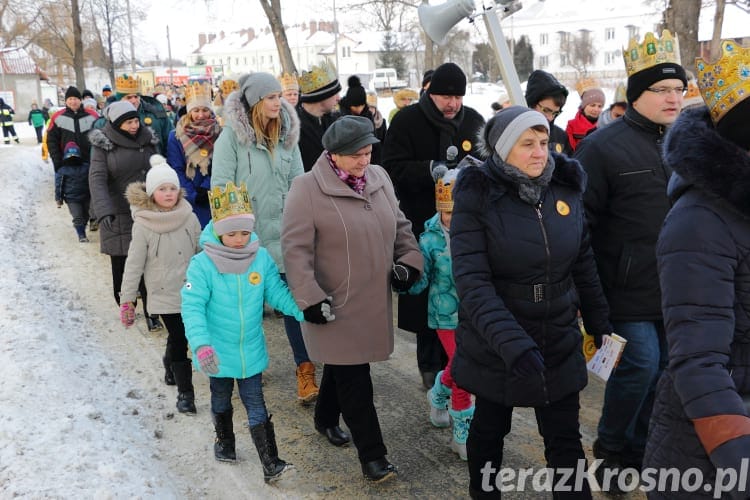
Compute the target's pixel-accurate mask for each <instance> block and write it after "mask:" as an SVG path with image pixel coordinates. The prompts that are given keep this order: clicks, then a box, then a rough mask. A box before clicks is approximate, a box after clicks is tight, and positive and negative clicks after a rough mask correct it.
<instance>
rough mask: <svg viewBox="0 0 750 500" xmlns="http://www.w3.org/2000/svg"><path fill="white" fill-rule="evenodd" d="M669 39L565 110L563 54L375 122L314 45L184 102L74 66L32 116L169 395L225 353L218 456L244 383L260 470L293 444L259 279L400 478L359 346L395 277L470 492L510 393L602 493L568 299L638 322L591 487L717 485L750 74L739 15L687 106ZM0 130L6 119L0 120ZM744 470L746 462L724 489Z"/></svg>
mask: <svg viewBox="0 0 750 500" xmlns="http://www.w3.org/2000/svg"><path fill="white" fill-rule="evenodd" d="M670 41H671V34H669V32H668V31H665V32H664V33H663V34H662V35H661V37H658V36H655V35H653V34H652V33H649V34H647V36H646V40H645V41H644V42H642V43H640V44H638V43H636V42H635V41H634V42H633V43H632V44H631V45H632V47H633V49H632V50H629V51H627V52H626V53H624V59H625V65H626V71H627V74H628V79H627V85H626V86H625V85H623V86H620V87H618V89H617V91H616V92H615V98H614V102H612V103H611V104H610V106H609V107H605V105H606V102H605V95H604V92H603V91H602V89H601V88H600V87H598V86H597V84H596V82H594V81H591V80H582V81H580V82H579V84H578V85H577V91H578V94H579V96H580V105H579V108H578V110H577V112H576V115H575V117H574V118H573V119H571V120H570V121H569V122H568V124H567V127H566V129H565V130H563V128H561V127H560V126H558V125H556V124H555V119H556V118H557V117H558V116H559V115H560V113H561V110H562V108H563V107H564V106H565V104H566V101H567V98H568V95H569V91H568V89H567V87H566V86H565V85H563V84H562V83H560V81H558V79H557V78H556V77H555V76H554V75H552V74H550V73H548V72H546V71H543V70H535V71H533V72H532V73H531V75H530V76H529V79H528V83H527V86H526V91H525V101H526V102H525V105H521V104H520V103H513V104H511V103H510V102H509V100H508V98H507V96H504V97H503V96H501V97H500V98H499V99H498V102H497V103H496V105H495V106H493V110H494V111H495V113H494V114H493V115H492V117H491V118H490V119H489V120H488V121H487V122H485V119H484V118H483V117H482V115H481V114H480V113H479V112H477V111H476V110H474V109H472V108H471V107H469V106H466V105H464V104H463V97H464V95H465V93H466V86H467V79H466V75H465V74H464V72H463V71H462V70H461V68H460V67H458V66H457V65H456V64H454V63H451V62H447V63H444V64H441V65H440V66H438V67H437V68H435V69H434V70H430V71H428V72H426V73H425V75H424V80H423V84H422V88H421V89H420V91H419V92H417V91H416V90H405V91H403V92H397V93H396V94H395V95H394V102H395V103H396V106H397V107H396V109H394V112H393V113H391V114H390V116H389V120H388V121H386V119H385V118H384V117H383V116H382V114H381V113H380V111H379V110H378V109H377V104H376V102H375V101H373V100H371V98H370V97H371V96H370V95H368V93H367V92H366V91H365V88H364V87H363V86H362V83H361V81H360V80H359V78H357V77H356V76H354V77H350V78H349V79H348V81H347V84H348V89H347V90H346V92H345V93H344V95H343V97H342V96H340V94H341V91H342V86H341V84H340V82H339V79H338V75H337V73H336V69H335V68H334V67H333V66H331V65H329V64H326V63H322V64H320V65H316V66H313V67H311V68H310V69H309V70H308V71H303V72H301V74H299V75H290V74H284V75H280V76H276V75H271V74H268V73H263V72H257V73H251V74H246V75H238V76H237V77H236V79H230V78H226V79H225V80H224V81H223V82H222V86H221V90H220V92H218V93H215V92H213V90H212V89H211V88H210V86H208V85H206V84H200V83H194V84H190V85H188V86H187V87H186V88H185V89H184V96H182V99H183V100H182V102H181V105H180V106H179V107H178V106H177V103H176V102H175V101H174V100H172V99H171V98H168V97H166V96H164V95H162V96H156V97H154V96H150V95H146V94H145V93H144V92H143V89H142V88H141V87H140V82H139V80H138V79H137V78H134V77H132V76H128V75H122V76H120V77H118V78H117V80H116V82H115V84H114V90H113V89H112V88H111V87H109V86H106V87H105V88H104V89H102V90H103V92H104V91H109V92H110V93H111V95H110V96H108V98H107V102H106V103H105V106H103V107H102V109H101V110H99V111H97V106H96V104H97V102H96V101H95V100H94V103H93V104H94V106H93V107H92V106H91V103H90V102H89V103H88V104H89V105H88V106H87V105H86V101H87V99H90V97H88V96H87V95H85V92H81V91H79V90H78V89H77V88H75V87H70V88H68V89H67V91H66V93H65V107H64V108H63V109H61V110H59V111H57V112H55V113H54V114H52V115H51V116H45V113H47V111H45V110H39V109H37V108H36V107H34V108H33V109H32V111H31V113H30V115H29V123H30V124H32V125H33V126H34V128H35V130H36V133H37V139H38V141H39V142H45V141H46V147H47V149H48V151H49V156H50V158H51V159H52V163H53V166H54V171H55V177H56V190H55V193H56V194H55V196H56V200H57V202H58V206H62V204H63V203H65V204H67V206H68V209H69V211H70V214H71V216H72V218H73V225H74V227H75V230H76V235H77V237H78V239H79V241H81V242H86V241H88V237H87V233H86V230H87V228H88V230H89V231H94V230H98V231H99V240H100V250H101V252H102V253H104V254H107V255H109V256H110V260H111V271H112V290H113V295H114V299H115V301H116V304H117V307H118V308H119V312H120V319H121V321H122V323H123V324H124V325H125V326H128V327H129V326H132V325H133V323H134V321H135V318H136V315H135V309H136V307H137V303H138V302H139V301H140V302H141V303H142V306H143V312H144V317H145V318H146V321H147V326H148V329H149V330H151V331H157V330H159V329H162V328H166V330H167V332H168V336H167V345H166V348H165V352H164V356H163V365H164V382H165V383H166V384H167V385H176V386H177V401H176V407H177V409H178V411H179V412H180V413H183V414H195V413H196V405H195V399H196V394H195V390H194V388H193V384H192V377H193V370H196V371H198V372H202V373H203V374H205V375H207V376H208V377H209V378H210V396H207V397H210V408H211V420H212V423H213V425H214V431H215V434H216V439H215V443H214V454H215V458H216V459H217V460H219V461H225V462H233V461H236V451H235V438H234V428H233V408H232V402H231V397H232V392H233V390H234V386H235V384H236V385H237V388H238V392H239V396H240V399H241V401H242V404H243V405H244V407H245V409H246V412H247V420H248V425H249V428H250V432H251V435H252V440H253V443H254V445H255V447H256V449H257V451H258V456H259V458H260V461H261V464H262V469H263V476H264V479H265V480H266V481H267V482H272V481H275V480H277V479H278V478H279V477H281V476H282V475H283V474H285V473H286V472H288V471H290V470H293V469H294V466H293V465H292V464H291V463H289V462H287V461H285V460H283V459H281V458H280V457H279V449H278V444H277V442H276V437H275V430H274V423H272V422H271V417H270V414H269V411H268V409H267V404H266V401H265V399H264V396H263V379H262V377H263V371H264V370H265V369H266V368H267V367H268V364H269V363H285V362H286V361H284V360H281V359H269V354H268V352H267V349H266V346H265V338H264V333H263V327H262V325H263V321H264V320H263V307H264V304H267V305H269V306H270V307H271V308H273V309H275V310H276V311H277V313H278V317H283V323H284V327H285V331H286V334H287V337H288V341H289V346H290V349H291V353H292V358H293V362H294V369H295V374H296V381H297V387H296V391H295V392H296V398H297V399H298V400H299V401H300V403H302V404H304V405H311V406H313V405H314V410H313V415H312V417H311V422H310V425H311V426H312V427H314V428H315V429H316V431H317V432H319V433H320V434H321V435H322V436H323V437H324V438H325V440H327V441H328V442H329V443H330V444H331V445H333V446H346V445H348V444H349V443H352V444H353V445H354V447H355V448H356V451H357V455H358V459H359V461H360V463H361V469H362V474H363V477H364V478H365V479H367V480H369V481H372V482H380V481H384V480H387V479H389V478H393V477H394V476H396V475H397V472H398V469H397V467H396V466H395V465H394V464H392V463H391V461H390V460H389V458H388V456H387V455H388V451H387V448H386V444H385V443H386V437H384V436H383V433H382V432H381V427H380V423H379V420H378V414H377V409H376V407H375V404H374V394H373V382H372V377H371V372H370V364H371V363H375V362H379V361H384V360H386V359H388V358H389V356H390V355H391V354H392V352H393V348H394V325H393V321H392V319H393V316H392V307H393V295H392V294H393V293H396V294H397V296H398V298H397V308H398V323H397V324H398V327H399V328H401V329H403V330H406V331H408V332H413V333H414V334H415V339H416V367H417V369H418V371H419V374H420V382H421V383H422V384H423V386H424V388H425V390H426V391H427V394H426V402H425V420H426V422H430V423H431V424H432V425H433V426H436V427H446V428H447V427H450V428H451V431H452V437H451V441H450V447H451V449H452V450H453V451H454V452H455V453H456V454H457V455H458V457H459V459H460V460H465V461H466V462H467V466H468V473H467V476H468V480H467V485H468V486H467V491H468V494H469V495H470V496H471V497H472V498H500V495H501V492H500V490H499V489H497V488H496V487H495V485H493V484H490V485H488V484H487V481H486V478H485V471H486V469H487V467H488V465H489V466H491V468H493V469H496V470H499V469H500V468H501V467H502V465H506V466H507V465H509V464H508V463H507V460H506V462H505V463H504V461H503V460H504V440H505V437H506V436H507V435H508V434H509V433H510V432H511V423H512V415H513V409H514V408H516V407H530V408H533V409H534V412H535V416H536V421H537V424H538V430H539V433H540V435H541V436H542V438H543V443H544V445H543V446H544V450H543V452H544V458H545V463H544V464H539V466H540V467H548V468H550V470H551V471H552V473H553V483H554V485H555V486H554V488H553V497H554V498H591V495H592V494H591V488H590V487H589V483H588V481H583V482H582V483H580V485H579V486H578V487H575V488H571V489H568V487H570V486H572V485H573V481H575V479H576V478H570V477H567V476H566V474H565V473H564V470H566V469H576V467H577V464H579V463H580V462H581V461H583V462H584V463H586V454H585V452H584V448H583V444H582V437H581V432H580V423H579V413H580V393H581V391H582V390H583V388H584V387H585V386H586V384H587V381H588V374H587V368H586V362H585V359H584V355H583V351H582V334H581V327H580V322H579V317H580V318H581V319H582V322H583V325H585V329H586V331H587V332H588V333H589V334H591V335H592V336H593V337H594V341H595V344H596V347H597V348H598V347H601V346H602V343H603V342H604V341H605V336H607V335H610V334H612V333H613V332H614V333H616V334H617V335H619V336H621V337H623V338H624V339H625V340H626V341H627V344H626V347H625V350H624V352H623V354H622V358H621V359H620V361H619V365H618V366H617V368H616V369H615V370H614V372H613V373H612V375H611V377H610V378H609V380H608V381H607V384H606V391H605V394H604V400H603V402H602V405H603V406H602V411H601V417H600V421H599V425H598V429H597V436H596V439H595V441H594V443H593V457H594V458H596V459H601V460H602V465H601V467H600V468H599V469H598V470H597V472H596V479H597V480H598V481H599V482H600V484H599V486H600V487H601V488H602V489H603V490H604V491H605V492H609V493H620V492H621V491H620V489H621V488H622V482H618V478H619V477H620V476H621V475H623V474H628V471H631V470H634V471H636V472H639V471H642V470H644V469H645V468H647V467H651V468H660V467H661V468H674V469H675V470H678V471H680V472H685V471H688V470H690V469H691V468H697V469H699V470H700V471H702V473H703V478H704V481H706V482H707V483H709V482H711V481H714V482H715V481H716V480H717V475H718V476H721V475H722V474H724V473H725V472H726V471H727V470H734V471H735V474H737V471H740V469H741V467H742V464H743V461H747V460H748V459H750V451H749V450H750V416H748V407H747V399H748V397H750V382H748V380H750V377H748V363H749V360H750V353H748V348H747V345H749V344H750V342H748V339H749V337H750V333H748V331H749V330H750V320H749V319H748V313H747V311H748V309H749V308H750V304H748V302H750V299H748V295H750V290H748V285H747V283H748V281H750V277H749V276H748V275H749V274H750V269H749V268H748V265H747V262H748V257H749V255H748V253H750V241H747V240H748V234H750V231H749V230H750V227H748V225H749V224H750V223H749V222H748V217H749V216H750V206H748V202H747V200H748V199H750V192H748V191H750V182H746V181H745V179H746V177H747V175H748V174H747V173H745V171H744V168H748V167H750V165H748V162H750V160H749V159H748V158H750V156H748V150H750V140H749V139H748V137H750V134H749V133H748V132H750V130H749V128H750V121H749V120H748V119H747V116H750V115H748V111H749V109H748V108H749V107H750V99H748V96H750V84H748V83H747V82H748V80H747V79H744V80H743V79H742V78H740V77H741V76H742V73H738V72H734V71H733V70H732V68H735V67H737V65H739V64H750V49H744V48H742V47H740V46H738V45H737V44H736V43H734V42H731V41H725V42H723V45H722V48H723V51H722V60H721V61H719V62H717V63H715V64H714V63H708V62H705V61H702V60H699V61H698V63H697V66H696V68H695V70H696V72H697V79H696V81H697V88H698V90H699V92H700V95H702V97H703V101H701V102H702V104H701V103H698V105H695V106H693V107H692V109H689V110H686V111H684V112H682V108H683V105H684V104H686V103H684V102H683V96H684V95H685V93H686V92H687V87H688V79H689V74H688V72H687V71H686V68H685V67H683V65H681V64H680V60H679V55H678V54H677V53H676V52H674V49H675V46H674V44H672V43H670ZM647 44H648V47H646V45H647ZM688 69H693V68H688ZM727 82H728V86H727V87H726V88H724V87H722V86H723V85H726V84H727ZM720 87H721V88H720ZM92 97H93V96H92ZM12 112H13V111H12V109H9V107H8V106H7V105H5V104H4V103H3V102H2V100H0V117H3V116H5V115H6V114H8V115H10V114H11V113H12ZM45 122H46V125H45ZM11 123H12V122H11ZM3 131H4V132H6V134H5V141H6V143H7V142H9V141H10V139H11V138H14V137H16V136H15V132H14V131H13V130H12V127H7V126H6V121H5V119H4V118H3ZM16 140H17V138H16ZM696 228H699V229H698V230H696ZM191 360H192V365H191ZM315 363H318V365H319V366H320V365H322V374H321V375H320V378H319V383H318V380H317V379H318V374H317V373H316V365H315ZM271 403H272V402H271ZM341 419H343V422H344V423H345V424H346V427H347V430H345V429H343V428H342V427H341ZM276 424H277V425H278V424H280V425H285V423H284V422H279V419H277V421H276ZM719 479H721V477H719ZM577 484H578V483H577ZM748 489H750V478H748V477H747V476H744V477H742V478H740V479H739V480H737V481H735V483H734V484H733V485H732V487H731V488H728V489H727V491H726V497H727V498H746V497H747V491H748ZM691 494H692V495H693V497H695V498H698V497H701V496H700V495H704V496H706V497H712V495H713V492H711V491H697V492H691ZM647 495H648V496H649V498H684V491H682V492H681V491H669V490H665V491H648V492H647Z"/></svg>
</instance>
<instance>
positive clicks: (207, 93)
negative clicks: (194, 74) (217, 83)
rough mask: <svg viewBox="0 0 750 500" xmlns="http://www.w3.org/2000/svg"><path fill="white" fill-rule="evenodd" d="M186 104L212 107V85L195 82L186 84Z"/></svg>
mask: <svg viewBox="0 0 750 500" xmlns="http://www.w3.org/2000/svg"><path fill="white" fill-rule="evenodd" d="M185 104H186V105H187V106H188V107H189V106H190V105H191V104H194V105H196V106H204V107H206V108H208V107H211V85H210V84H209V83H200V82H193V83H189V84H187V85H186V86H185Z"/></svg>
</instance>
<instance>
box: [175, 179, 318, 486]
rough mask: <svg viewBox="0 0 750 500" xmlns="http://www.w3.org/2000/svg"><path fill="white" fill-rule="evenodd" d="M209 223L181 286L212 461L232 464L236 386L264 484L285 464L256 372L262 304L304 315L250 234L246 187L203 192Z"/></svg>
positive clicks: (262, 360)
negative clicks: (211, 437) (206, 407)
mask: <svg viewBox="0 0 750 500" xmlns="http://www.w3.org/2000/svg"><path fill="white" fill-rule="evenodd" d="M209 201H210V202H211V215H212V217H213V220H212V221H211V222H209V223H208V225H206V227H205V228H204V230H203V232H202V233H201V238H200V242H199V244H200V246H201V248H202V249H203V252H201V253H199V254H198V255H195V256H194V257H193V258H192V259H191V261H190V265H189V266H188V269H187V280H186V283H185V285H184V286H183V288H182V317H183V320H184V323H185V326H186V331H185V333H186V335H187V338H188V341H189V342H190V346H191V348H192V350H193V353H194V355H193V362H194V364H196V367H197V368H198V369H199V370H201V371H203V372H205V373H206V374H207V375H209V377H210V379H209V381H210V388H211V413H212V415H213V419H214V426H215V430H216V442H215V444H214V456H215V457H216V459H217V460H219V461H228V462H234V461H236V459H237V456H236V453H235V447H234V444H235V440H234V431H233V427H232V402H231V400H232V391H233V388H234V383H235V380H236V381H237V387H238V389H239V395H240V399H241V400H242V403H243V405H244V406H245V409H246V410H247V415H248V421H249V423H250V434H251V435H252V438H253V443H254V444H255V447H256V448H257V449H258V455H259V456H260V459H261V463H262V464H263V475H264V479H265V480H266V481H272V480H275V479H277V478H278V477H279V476H281V474H283V473H284V472H285V471H286V470H288V469H290V468H291V467H292V465H291V464H289V463H287V462H285V461H284V460H281V459H280V458H279V457H278V450H277V448H276V436H275V433H274V428H273V424H272V423H271V420H270V417H269V416H268V411H267V410H266V405H265V401H264V399H263V388H262V372H263V370H265V369H266V367H267V366H268V352H267V350H266V339H265V335H264V333H263V326H262V325H263V304H264V303H265V302H267V303H268V304H269V305H271V306H272V307H274V308H276V309H279V310H281V311H283V312H284V313H285V314H288V315H290V316H293V317H295V318H296V319H297V320H298V321H302V320H303V319H304V316H303V314H302V312H301V311H300V310H299V308H298V307H297V305H296V304H295V302H294V298H293V297H292V294H291V292H290V291H289V289H288V288H287V286H286V283H284V282H283V281H282V280H281V278H280V276H279V271H278V269H277V267H276V264H275V263H274V261H273V259H272V258H271V256H270V255H269V254H268V251H267V250H266V249H265V248H263V247H261V246H260V242H259V240H258V237H257V236H256V235H255V234H254V233H253V232H252V231H253V228H254V225H255V218H254V216H253V215H252V213H251V212H252V209H251V206H250V200H249V197H248V194H247V190H246V188H245V186H244V185H242V186H241V187H240V188H239V189H238V188H236V187H235V186H234V184H233V183H228V184H227V186H226V189H225V190H224V191H223V192H222V189H221V188H219V187H215V188H213V189H212V190H211V191H210V192H209Z"/></svg>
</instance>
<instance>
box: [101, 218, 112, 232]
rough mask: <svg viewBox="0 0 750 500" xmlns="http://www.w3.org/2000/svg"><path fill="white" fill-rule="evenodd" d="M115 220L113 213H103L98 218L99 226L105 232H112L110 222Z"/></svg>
mask: <svg viewBox="0 0 750 500" xmlns="http://www.w3.org/2000/svg"><path fill="white" fill-rule="evenodd" d="M114 222H115V216H114V215H105V216H104V217H102V218H101V219H99V227H100V228H102V229H104V230H105V231H107V232H110V233H111V232H112V224H113V223H114Z"/></svg>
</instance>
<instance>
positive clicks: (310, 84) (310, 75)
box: [297, 61, 338, 94]
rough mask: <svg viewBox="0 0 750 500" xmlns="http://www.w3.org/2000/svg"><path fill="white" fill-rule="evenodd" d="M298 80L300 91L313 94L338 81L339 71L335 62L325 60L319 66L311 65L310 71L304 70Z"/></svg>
mask: <svg viewBox="0 0 750 500" xmlns="http://www.w3.org/2000/svg"><path fill="white" fill-rule="evenodd" d="M297 80H298V81H299V90H300V93H302V94H312V93H314V92H315V91H317V90H320V89H322V88H323V87H325V86H327V85H330V84H331V83H333V82H334V81H337V80H338V73H337V72H336V67H335V66H334V65H333V64H331V63H329V62H327V61H324V62H322V63H320V65H318V66H313V67H311V68H310V71H303V72H302V74H301V75H300V76H299V77H298V78H297Z"/></svg>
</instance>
